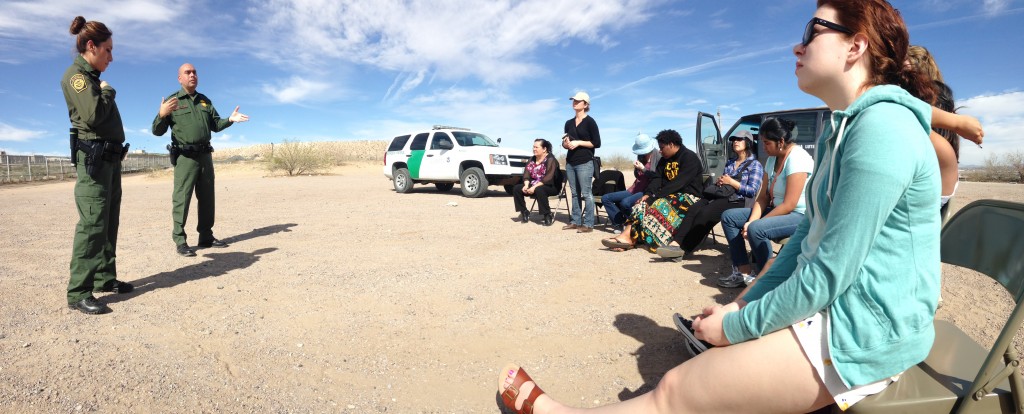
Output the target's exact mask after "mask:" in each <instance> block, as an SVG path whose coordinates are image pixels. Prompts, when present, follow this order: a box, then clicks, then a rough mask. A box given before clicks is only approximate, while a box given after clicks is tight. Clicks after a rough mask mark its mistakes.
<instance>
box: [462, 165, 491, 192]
mask: <svg viewBox="0 0 1024 414" xmlns="http://www.w3.org/2000/svg"><path fill="white" fill-rule="evenodd" d="M459 183H460V184H459V185H460V186H461V187H462V195H464V196H466V197H469V198H478V197H482V196H483V195H484V194H485V193H487V186H488V183H487V176H486V175H484V170H481V169H480V168H477V167H472V168H467V169H466V170H465V171H463V172H462V176H461V177H459Z"/></svg>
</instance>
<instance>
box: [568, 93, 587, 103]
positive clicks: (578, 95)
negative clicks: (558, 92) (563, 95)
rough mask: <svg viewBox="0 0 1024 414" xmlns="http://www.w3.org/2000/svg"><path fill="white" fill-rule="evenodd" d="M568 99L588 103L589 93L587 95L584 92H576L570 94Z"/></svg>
mask: <svg viewBox="0 0 1024 414" xmlns="http://www.w3.org/2000/svg"><path fill="white" fill-rule="evenodd" d="M569 99H572V100H574V101H583V102H586V103H588V104H589V103H590V95H587V93H586V92H576V94H575V95H573V96H571V97H570V98H569Z"/></svg>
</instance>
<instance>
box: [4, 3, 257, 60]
mask: <svg viewBox="0 0 1024 414" xmlns="http://www.w3.org/2000/svg"><path fill="white" fill-rule="evenodd" d="M214 6H217V5H207V4H205V3H204V2H202V1H197V0H179V1H174V2H166V1H160V0H115V1H103V2H82V1H77V0H30V1H21V0H14V1H9V2H8V1H5V2H4V6H3V9H4V12H3V14H2V15H0V38H15V39H18V40H19V41H17V42H6V41H5V42H2V43H0V62H3V63H11V64H18V63H24V62H29V61H32V60H33V59H36V58H41V57H45V56H50V55H52V54H53V53H54V52H56V51H66V50H73V49H74V37H73V36H72V35H71V33H70V32H69V30H68V29H69V27H70V26H71V20H72V19H73V18H74V17H75V16H76V15H81V16H83V17H85V19H86V20H98V21H101V22H103V23H104V24H105V25H106V26H107V28H108V29H110V31H111V32H113V33H114V57H115V59H117V58H118V57H120V56H125V55H132V56H138V57H155V56H158V55H159V56H161V57H166V56H167V55H169V54H170V55H174V54H178V55H181V56H192V57H195V56H212V55H218V54H221V53H223V52H224V51H225V50H226V48H229V47H232V43H233V42H231V41H230V37H229V38H228V39H217V38H214V37H213V36H211V35H210V34H211V33H212V30H214V29H217V28H226V27H232V26H237V24H233V23H236V22H235V19H234V18H233V17H232V16H231V15H230V14H229V13H227V12H225V11H224V10H223V9H224V8H219V9H216V8H214ZM181 22H187V25H188V27H189V30H181Z"/></svg>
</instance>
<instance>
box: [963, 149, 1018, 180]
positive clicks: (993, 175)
mask: <svg viewBox="0 0 1024 414" xmlns="http://www.w3.org/2000/svg"><path fill="white" fill-rule="evenodd" d="M964 178H966V179H967V180H968V181H989V182H1009V183H1014V182H1016V183H1024V152H1022V151H1021V150H1016V151H1013V152H1009V153H1005V154H1002V155H999V154H990V155H989V156H988V158H985V163H984V165H982V167H981V168H977V169H973V170H968V171H966V172H965V173H964Z"/></svg>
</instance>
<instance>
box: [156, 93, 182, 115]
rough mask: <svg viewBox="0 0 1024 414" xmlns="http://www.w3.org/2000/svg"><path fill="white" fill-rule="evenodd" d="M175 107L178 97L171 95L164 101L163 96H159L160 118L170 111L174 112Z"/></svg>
mask: <svg viewBox="0 0 1024 414" xmlns="http://www.w3.org/2000/svg"><path fill="white" fill-rule="evenodd" d="M177 107H178V98H175V97H171V99H168V100H166V101H165V100H164V98H160V112H159V115H160V117H161V118H165V117H167V115H170V114H171V112H174V110H175V109H176V108H177Z"/></svg>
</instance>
